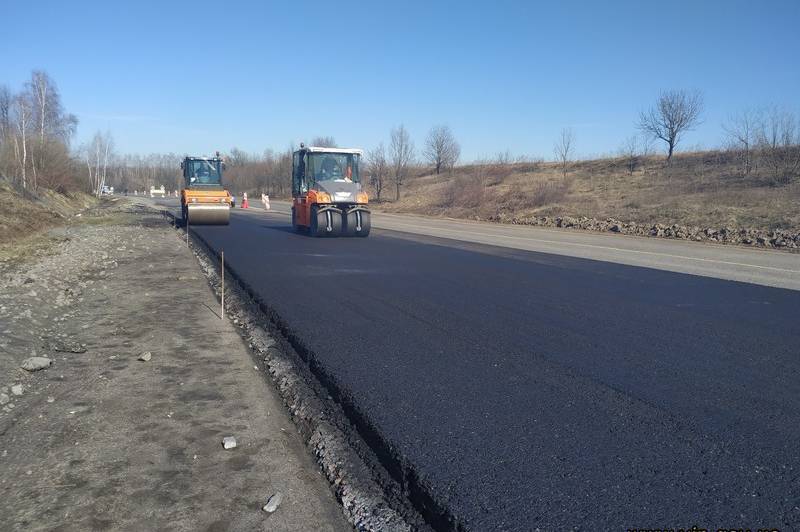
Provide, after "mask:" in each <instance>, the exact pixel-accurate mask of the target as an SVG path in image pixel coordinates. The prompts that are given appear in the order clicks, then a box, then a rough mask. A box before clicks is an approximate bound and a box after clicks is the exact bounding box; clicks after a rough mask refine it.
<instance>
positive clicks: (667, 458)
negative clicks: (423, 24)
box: [193, 212, 800, 530]
mask: <svg viewBox="0 0 800 532" xmlns="http://www.w3.org/2000/svg"><path fill="white" fill-rule="evenodd" d="M193 231H195V232H196V234H198V235H199V236H201V237H202V239H203V240H205V241H206V243H207V244H208V245H210V246H211V247H213V248H214V249H216V250H219V249H222V248H224V251H225V259H226V263H227V264H228V266H229V267H230V269H231V270H232V271H233V272H234V273H235V274H236V275H237V276H238V277H239V278H240V279H241V280H242V281H243V282H244V283H245V284H246V285H248V286H249V287H250V289H252V290H253V291H254V292H255V293H257V294H258V295H259V296H260V297H261V298H263V301H264V303H265V304H266V305H269V306H270V307H271V309H272V310H273V311H274V312H275V313H276V314H277V315H278V316H279V317H280V319H281V320H282V321H283V322H284V323H285V324H286V326H288V327H289V328H290V329H291V331H290V332H291V334H292V335H293V336H294V337H295V338H296V339H297V342H299V343H300V344H302V345H301V347H302V349H303V350H305V351H306V353H307V356H309V357H310V360H311V364H312V366H313V367H314V368H315V370H316V372H317V373H318V375H321V376H322V377H323V380H324V382H326V383H327V384H328V385H330V386H331V387H333V388H335V393H334V395H336V396H337V397H339V398H340V400H341V401H342V402H343V403H345V404H346V405H349V407H351V409H352V413H353V416H354V419H355V420H356V421H357V422H358V424H359V429H360V430H361V431H362V433H363V434H364V435H365V437H366V438H367V440H368V441H370V442H371V444H372V445H374V446H375V448H376V449H377V450H378V452H379V453H380V454H381V456H382V458H383V459H384V460H385V461H386V464H387V467H388V468H389V469H390V470H391V471H393V473H394V474H395V475H396V476H397V477H399V478H400V479H402V480H403V481H404V482H406V483H407V486H408V489H409V495H410V497H412V499H414V501H415V502H416V504H417V505H418V506H419V507H420V508H421V509H422V511H423V512H424V513H425V514H426V517H427V518H428V519H429V520H430V522H431V523H432V524H434V526H436V527H437V528H449V527H461V528H464V529H468V530H531V529H535V528H537V527H538V528H541V529H544V530H564V529H572V528H573V527H577V528H580V529H593V530H623V529H628V528H634V527H647V528H661V527H669V528H676V529H677V528H680V527H683V528H691V527H692V526H694V525H697V526H699V527H701V528H702V527H707V528H708V529H712V528H713V529H714V530H716V529H717V527H730V528H751V529H758V528H759V527H763V528H767V527H774V528H779V529H781V530H790V529H796V528H800V321H799V320H798V319H799V318H800V292H796V291H789V290H782V289H775V288H767V287H762V286H756V285H748V284H742V283H736V282H730V281H722V280H716V279H711V278H704V277H695V276H689V275H683V274H676V273H670V272H665V271H659V270H651V269H644V268H635V267H630V266H624V265H618V264H612V263H604V262H595V261H589V260H583V259H575V258H569V257H563V256H555V255H546V254H540V253H534V252H525V251H513V250H508V249H501V248H493V247H489V246H482V245H474V244H472V245H465V244H458V243H455V242H448V241H444V240H435V239H431V238H427V237H414V236H410V235H401V234H399V233H392V232H388V231H380V230H375V231H374V232H373V234H372V235H371V236H370V237H369V238H367V239H357V238H348V239H345V238H341V239H314V238H310V237H308V236H304V235H301V234H296V233H294V232H292V230H291V227H290V226H289V224H288V219H286V218H283V217H279V216H276V215H266V214H264V215H247V216H245V215H242V214H241V213H238V212H234V215H233V216H232V219H231V225H230V226H226V227H197V228H193Z"/></svg>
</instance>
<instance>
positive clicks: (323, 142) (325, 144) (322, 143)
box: [311, 136, 338, 148]
mask: <svg viewBox="0 0 800 532" xmlns="http://www.w3.org/2000/svg"><path fill="white" fill-rule="evenodd" d="M311 145H312V146H318V147H320V148H338V146H337V145H336V139H334V138H333V137H330V136H328V137H314V139H313V140H312V141H311Z"/></svg>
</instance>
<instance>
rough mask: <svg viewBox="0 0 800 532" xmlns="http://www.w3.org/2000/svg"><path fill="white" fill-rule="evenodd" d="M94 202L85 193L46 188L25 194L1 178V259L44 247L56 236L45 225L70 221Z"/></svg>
mask: <svg viewBox="0 0 800 532" xmlns="http://www.w3.org/2000/svg"><path fill="white" fill-rule="evenodd" d="M96 203H97V200H96V199H95V198H93V197H91V196H88V195H86V194H81V193H72V194H69V195H63V194H59V193H57V192H53V191H51V190H47V189H42V190H41V191H40V192H39V193H38V194H37V195H36V196H35V197H34V196H25V195H22V194H20V193H19V192H17V191H16V190H14V189H13V188H12V187H11V186H10V185H8V183H5V182H4V181H2V180H0V205H2V208H0V261H2V262H6V261H10V260H12V259H13V260H15V261H16V260H25V259H26V257H29V256H31V255H35V254H40V253H42V252H44V251H46V249H47V248H48V247H49V246H50V245H51V244H52V243H54V242H55V241H56V240H57V239H54V237H52V236H51V235H48V233H47V230H48V229H52V228H54V227H58V226H61V225H65V224H67V223H69V222H70V220H71V219H73V218H72V216H73V215H74V214H75V213H76V212H78V211H81V210H84V209H87V208H89V207H92V206H94V205H95V204H96Z"/></svg>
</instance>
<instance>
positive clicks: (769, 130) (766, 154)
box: [756, 107, 800, 184]
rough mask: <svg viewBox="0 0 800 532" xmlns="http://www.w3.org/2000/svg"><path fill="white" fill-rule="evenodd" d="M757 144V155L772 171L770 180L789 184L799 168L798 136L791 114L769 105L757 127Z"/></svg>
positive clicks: (794, 120)
mask: <svg viewBox="0 0 800 532" xmlns="http://www.w3.org/2000/svg"><path fill="white" fill-rule="evenodd" d="M756 143H757V146H758V152H759V158H760V159H761V160H762V161H763V164H764V166H765V167H767V168H769V170H770V173H771V174H772V175H771V179H772V182H773V183H774V184H787V183H790V182H791V181H792V179H793V178H794V177H795V176H796V175H797V173H798V170H799V169H800V146H799V145H800V137H799V136H798V125H797V121H796V119H795V116H794V114H793V113H791V112H790V111H786V110H783V109H779V108H777V107H775V108H772V109H771V110H770V111H769V112H768V113H767V114H766V116H765V117H764V118H763V120H762V121H761V122H760V124H759V126H758V129H757V132H756Z"/></svg>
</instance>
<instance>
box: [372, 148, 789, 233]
mask: <svg viewBox="0 0 800 532" xmlns="http://www.w3.org/2000/svg"><path fill="white" fill-rule="evenodd" d="M742 174H743V173H742V172H741V171H740V169H739V167H738V166H737V163H736V161H735V160H733V157H731V156H730V155H729V154H728V153H726V152H718V151H708V152H696V153H683V154H676V155H675V156H674V157H673V162H672V164H671V165H669V166H667V165H666V164H665V161H664V157H663V156H651V157H647V158H645V159H643V160H641V161H640V164H639V165H637V167H636V168H635V170H634V171H633V173H630V172H629V169H628V168H627V167H626V160H625V159H622V158H616V159H598V160H586V161H579V162H576V163H573V164H570V166H569V168H568V172H567V176H566V177H564V176H563V175H562V169H561V166H560V165H558V164H556V163H515V164H493V163H486V164H471V165H465V166H460V167H457V168H455V169H454V170H453V171H452V172H443V173H442V174H440V175H436V174H431V173H424V172H421V173H420V174H419V175H417V176H415V177H411V178H409V179H408V180H407V183H406V185H405V187H404V190H403V194H402V198H401V200H400V201H399V202H391V201H389V202H385V203H382V204H381V205H380V208H381V209H382V210H386V211H395V212H412V213H418V214H427V215H434V216H450V217H455V218H471V219H475V218H476V217H477V218H480V219H484V220H485V219H494V220H498V221H511V220H512V219H517V220H524V219H525V218H530V217H542V216H550V217H555V216H562V217H563V216H571V217H580V216H585V217H588V218H596V219H601V220H605V219H607V218H613V219H615V220H621V221H625V222H629V221H630V222H637V223H642V224H655V223H661V224H667V225H671V224H679V225H687V226H699V227H725V226H727V227H733V228H753V229H761V230H772V229H794V230H797V229H798V228H800V182H797V181H796V180H795V182H794V183H791V184H780V185H776V184H774V182H773V181H772V180H771V179H770V178H769V177H768V171H767V170H766V169H759V170H756V172H753V173H751V175H749V176H744V175H742ZM393 192H394V191H393V190H391V189H389V190H387V191H386V193H385V194H384V196H387V197H389V198H391V197H392V196H393Z"/></svg>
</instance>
